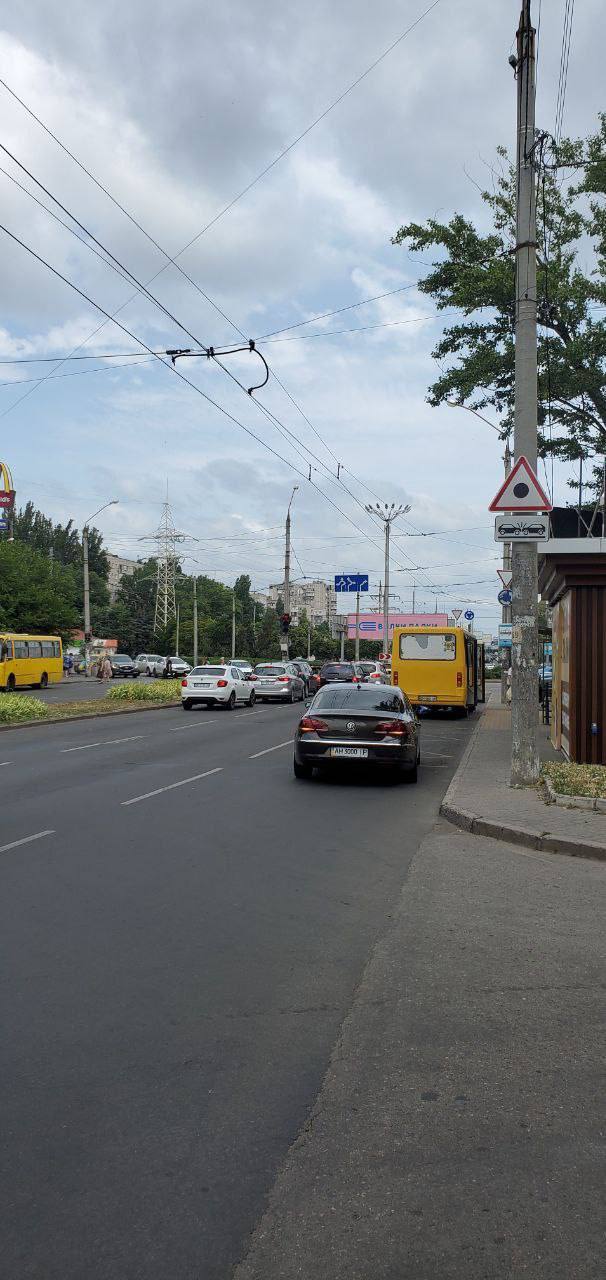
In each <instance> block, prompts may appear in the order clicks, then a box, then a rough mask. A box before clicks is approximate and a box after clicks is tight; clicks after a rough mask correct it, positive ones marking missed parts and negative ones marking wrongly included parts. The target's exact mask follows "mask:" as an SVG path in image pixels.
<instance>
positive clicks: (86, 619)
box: [82, 498, 119, 676]
mask: <svg viewBox="0 0 606 1280" xmlns="http://www.w3.org/2000/svg"><path fill="white" fill-rule="evenodd" d="M118 502H119V498H110V500H109V502H106V503H104V505H103V506H102V507H99V510H98V511H94V512H93V514H92V516H89V518H88V520H85V522H84V525H83V528H82V557H83V560H84V674H85V676H88V666H89V657H90V642H91V629H90V584H89V578H88V526H89V524H91V523H92V521H93V520H95V519H96V518H97V516H100V515H101V512H102V511H106V510H107V508H108V507H115V506H116V504H117V503H118Z"/></svg>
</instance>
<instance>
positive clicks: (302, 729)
mask: <svg viewBox="0 0 606 1280" xmlns="http://www.w3.org/2000/svg"><path fill="white" fill-rule="evenodd" d="M420 759H421V748H420V729H419V722H418V720H417V718H416V716H415V713H414V711H413V709H412V707H411V705H410V702H409V701H408V698H407V697H406V694H405V693H403V692H402V690H401V689H394V688H393V687H392V686H391V685H385V684H383V685H381V684H376V683H372V684H361V683H358V684H354V683H353V682H351V681H350V682H349V683H340V684H328V685H325V686H324V687H323V688H322V689H320V692H319V693H317V694H316V696H315V698H314V699H313V701H312V702H311V703H310V704H309V706H308V710H307V711H306V713H305V715H304V716H303V717H302V718H301V720H300V722H299V724H298V726H297V730H296V733H295V743H294V763H293V768H294V773H295V777H296V778H311V776H312V773H313V770H314V769H315V768H317V769H324V768H330V767H331V766H334V765H335V764H352V765H354V766H355V765H360V764H364V763H365V764H371V765H379V766H380V767H381V768H390V769H391V770H393V771H394V772H395V773H397V775H398V776H399V778H400V779H401V780H402V781H403V782H416V781H417V774H418V767H419V762H420Z"/></svg>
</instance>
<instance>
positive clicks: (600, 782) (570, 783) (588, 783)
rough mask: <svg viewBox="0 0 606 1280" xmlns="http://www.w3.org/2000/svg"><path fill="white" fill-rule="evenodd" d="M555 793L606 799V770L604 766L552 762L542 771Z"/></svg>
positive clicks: (545, 765)
mask: <svg viewBox="0 0 606 1280" xmlns="http://www.w3.org/2000/svg"><path fill="white" fill-rule="evenodd" d="M541 777H542V778H549V781H550V782H551V784H552V786H553V789H554V791H557V792H558V794H560V795H568V796H597V797H599V798H601V799H602V800H604V799H606V768H605V767H604V765H602V764H567V763H565V762H563V761H562V762H561V763H560V761H558V760H553V761H552V760H550V761H549V762H548V763H547V764H544V765H543V767H542V769H541Z"/></svg>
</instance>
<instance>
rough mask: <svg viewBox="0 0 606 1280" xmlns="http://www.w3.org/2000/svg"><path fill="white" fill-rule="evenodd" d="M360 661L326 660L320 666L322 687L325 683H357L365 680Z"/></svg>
mask: <svg viewBox="0 0 606 1280" xmlns="http://www.w3.org/2000/svg"><path fill="white" fill-rule="evenodd" d="M365 679H366V675H365V673H364V672H363V671H362V668H361V666H360V664H359V662H325V663H324V666H323V667H321V668H320V688H321V689H322V688H323V687H324V685H325V684H352V683H353V684H357V682H358V681H359V680H365Z"/></svg>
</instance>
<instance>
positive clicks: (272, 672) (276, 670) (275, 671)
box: [255, 667, 286, 676]
mask: <svg viewBox="0 0 606 1280" xmlns="http://www.w3.org/2000/svg"><path fill="white" fill-rule="evenodd" d="M255 671H256V672H257V673H258V675H260V676H284V675H286V667H255Z"/></svg>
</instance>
